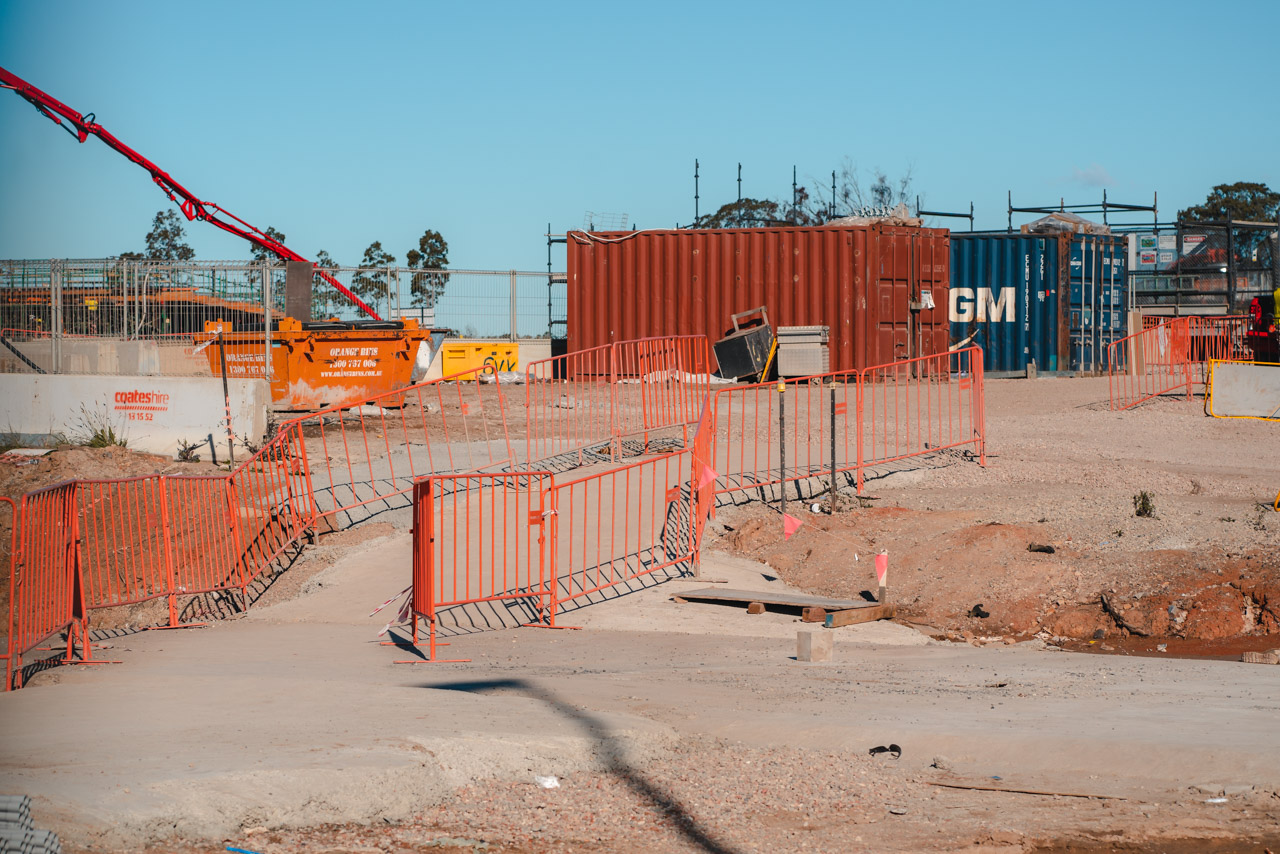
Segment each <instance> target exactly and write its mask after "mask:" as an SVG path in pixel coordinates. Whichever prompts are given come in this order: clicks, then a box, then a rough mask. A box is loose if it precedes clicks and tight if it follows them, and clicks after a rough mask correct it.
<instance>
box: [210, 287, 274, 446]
mask: <svg viewBox="0 0 1280 854" xmlns="http://www.w3.org/2000/svg"><path fill="white" fill-rule="evenodd" d="M271 314H272V312H271V271H270V268H269V267H268V266H267V265H266V264H265V263H264V264H263V265H262V346H263V350H262V376H263V377H264V378H265V379H266V380H267V382H271ZM226 352H227V351H226V349H225V348H223V351H222V353H223V356H222V361H223V367H222V376H223V377H224V378H225V377H226V375H227V368H226V360H227V357H226ZM230 432H231V410H230V407H228V409H227V433H228V435H229V434H230ZM234 463H235V461H234V460H232V464H234Z"/></svg>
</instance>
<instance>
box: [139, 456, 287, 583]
mask: <svg viewBox="0 0 1280 854" xmlns="http://www.w3.org/2000/svg"><path fill="white" fill-rule="evenodd" d="M163 480H164V488H165V499H166V511H167V515H168V532H169V558H170V560H171V561H172V565H173V581H174V593H176V594H179V595H184V594H192V593H211V592H214V591H218V590H236V589H240V590H244V588H245V587H246V585H247V584H248V583H249V581H251V580H252V576H251V575H249V576H246V572H245V567H244V564H243V563H242V562H241V560H240V556H241V551H240V548H239V546H238V544H237V542H236V533H237V531H236V528H235V527H234V521H235V520H234V519H233V515H232V514H233V502H234V493H233V486H232V482H231V479H230V478H227V477H165V478H163ZM304 506H305V505H304Z"/></svg>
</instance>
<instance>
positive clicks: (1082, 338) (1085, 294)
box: [1070, 235, 1128, 372]
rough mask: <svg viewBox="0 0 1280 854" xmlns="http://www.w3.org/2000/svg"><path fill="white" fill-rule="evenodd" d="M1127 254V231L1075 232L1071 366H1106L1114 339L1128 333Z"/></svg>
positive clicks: (1090, 368) (1081, 368)
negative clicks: (1103, 233) (1119, 233)
mask: <svg viewBox="0 0 1280 854" xmlns="http://www.w3.org/2000/svg"><path fill="white" fill-rule="evenodd" d="M1127 255H1128V249H1127V244H1126V242H1125V239H1124V238H1123V237H1110V236H1105V237H1104V236H1097V235H1075V236H1074V237H1073V238H1072V240H1071V265H1070V270H1071V272H1070V276H1071V283H1070V341H1071V362H1070V365H1071V370H1074V371H1087V372H1092V371H1102V370H1106V369H1107V367H1108V363H1107V361H1106V359H1107V357H1108V354H1109V352H1110V345H1111V344H1112V343H1114V342H1115V341H1117V340H1119V339H1120V338H1122V337H1123V336H1124V335H1125V332H1126V330H1127V328H1128V324H1127V322H1126V311H1127V309H1128V299H1127V297H1126V294H1127V290H1128V277H1127V276H1126V274H1125V263H1126V258H1127Z"/></svg>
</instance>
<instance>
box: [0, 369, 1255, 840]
mask: <svg viewBox="0 0 1280 854" xmlns="http://www.w3.org/2000/svg"><path fill="white" fill-rule="evenodd" d="M987 426H988V431H989V435H990V441H989V444H988V457H989V459H988V466H987V467H986V468H985V469H984V468H981V467H979V466H978V465H977V464H976V463H974V462H972V461H970V460H966V459H964V458H962V456H961V455H944V456H942V457H940V458H938V459H936V460H933V461H930V462H929V463H928V464H927V465H919V466H914V465H907V466H902V465H899V466H895V467H887V468H886V469H885V470H884V471H881V472H878V473H877V475H876V476H875V477H874V478H872V479H869V480H868V485H867V493H868V494H867V496H866V497H865V498H864V500H863V501H858V500H856V499H855V498H854V497H853V496H852V495H842V496H841V497H842V500H843V502H844V506H843V507H842V508H841V509H840V510H839V511H838V512H837V514H836V515H834V516H830V515H825V514H823V513H821V512H819V513H814V512H810V511H809V510H807V509H803V508H802V506H801V505H800V504H799V503H798V502H793V503H791V504H790V505H789V508H788V511H789V512H791V513H792V514H793V515H796V516H798V517H799V518H801V519H803V520H804V522H805V524H804V525H803V526H802V527H801V529H800V531H799V532H798V533H797V534H796V535H795V536H794V537H792V538H791V539H790V540H785V539H784V538H783V536H782V531H781V522H780V517H779V515H778V510H777V508H776V507H764V506H762V505H760V504H758V503H752V504H745V505H742V506H729V505H726V506H722V507H721V508H720V509H719V510H718V513H717V517H716V519H715V521H714V524H713V527H712V534H711V539H710V540H709V541H708V543H707V544H706V552H705V554H704V558H703V566H702V574H703V576H704V577H703V579H675V580H672V581H669V582H666V583H663V584H658V585H651V586H646V587H644V589H638V590H636V591H635V592H633V593H630V594H628V595H625V596H620V597H618V598H616V599H613V600H611V601H607V602H603V603H600V604H595V605H592V606H590V607H588V608H585V609H583V610H581V611H578V612H574V614H573V615H572V616H573V620H572V621H570V620H565V621H564V622H572V623H573V624H575V625H581V626H582V627H583V628H582V629H581V630H580V631H561V632H556V631H547V630H538V629H516V630H509V631H491V632H484V633H480V634H473V635H466V636H461V637H455V638H452V639H451V642H452V645H451V646H450V647H446V648H445V657H447V658H459V659H468V661H466V662H460V663H437V664H422V665H419V666H412V665H403V664H396V663H395V662H396V661H399V660H405V659H410V660H412V658H413V653H412V652H411V651H410V650H407V649H405V648H403V647H401V648H397V647H394V646H392V647H387V646H380V645H379V644H378V642H377V637H376V632H377V630H378V629H379V628H381V626H382V624H383V623H384V622H385V619H386V615H385V613H384V614H381V615H377V616H370V615H369V611H371V610H372V606H374V605H376V604H378V603H379V602H381V601H382V600H383V599H385V598H387V597H388V596H390V595H392V594H394V593H395V592H396V591H398V590H400V589H402V588H403V587H404V586H405V584H407V583H408V574H409V565H410V550H409V537H408V534H407V533H406V531H405V528H404V524H403V523H404V521H405V520H404V519H402V518H401V516H402V515H407V514H404V513H403V511H397V512H396V513H388V514H386V515H385V516H384V517H382V518H380V519H379V520H377V521H375V522H372V523H366V524H364V525H361V526H358V527H356V528H354V529H352V530H351V531H346V532H341V533H336V534H331V535H327V536H325V537H322V538H321V541H320V542H321V545H320V546H319V547H317V548H313V549H311V550H309V551H308V552H307V553H305V554H304V556H303V558H302V559H301V560H300V561H299V562H298V563H297V564H295V565H294V566H293V568H291V569H290V570H289V571H288V572H286V573H285V574H284V575H282V576H280V578H279V579H278V580H277V582H276V584H275V585H273V586H272V587H271V588H269V589H268V591H267V593H266V594H265V595H264V596H263V598H262V599H261V600H260V601H259V607H255V609H253V610H251V611H250V612H249V613H248V614H246V615H243V616H240V617H238V618H236V619H232V620H227V621H224V622H221V623H218V624H216V625H214V626H213V627H211V628H207V629H199V630H189V631H180V632H140V633H124V634H120V635H119V636H117V637H113V638H111V639H109V640H107V641H106V642H105V643H104V644H103V649H102V652H101V653H100V654H101V655H102V656H110V657H111V658H112V659H113V660H119V661H121V662H122V663H121V664H118V665H113V666H109V667H108V666H103V667H93V668H88V667H86V668H56V669H53V670H48V671H45V672H43V673H40V674H38V675H37V676H36V677H35V678H34V679H33V680H32V682H31V683H30V685H29V687H28V688H25V689H23V690H22V691H19V692H14V693H12V694H7V695H3V696H0V726H2V727H3V731H4V732H5V737H4V739H3V740H0V792H5V793H9V792H15V793H16V792H25V793H29V794H31V795H33V796H34V798H35V803H36V810H35V812H36V824H37V826H40V827H48V828H51V829H54V830H56V831H58V832H59V833H60V834H62V836H63V839H64V844H65V849H64V850H69V851H72V852H90V851H93V852H123V851H138V850H146V851H152V852H161V851H164V852H179V854H195V852H201V854H203V853H204V852H214V851H224V850H227V847H228V846H231V847H234V848H240V849H243V850H247V851H254V852H263V854H266V852H271V854H282V852H293V851H323V852H330V854H339V852H374V851H378V852H409V851H415V852H426V851H438V850H444V851H501V852H513V853H514V854H532V852H596V851H600V852H603V851H626V852H632V851H634V852H640V851H702V852H707V851H710V852H755V851H761V852H763V851H802V850H808V851H833V852H835V851H875V852H879V851H885V852H904V854H905V852H961V851H964V852H981V854H992V852H1008V853H1009V854H1012V852H1020V854H1058V852H1066V851H1075V852H1102V851H1131V852H1151V854H1155V852H1171V854H1179V853H1180V852H1188V854H1189V852H1202V851H1203V852H1227V851H1232V852H1234V851H1244V852H1259V854H1261V852H1263V851H1267V850H1270V851H1272V852H1276V851H1280V735H1278V734H1277V730H1276V721H1277V720H1280V667H1268V666H1263V665H1250V664H1243V663H1240V662H1239V660H1238V659H1239V652H1240V650H1241V649H1244V648H1248V649H1269V648H1275V647H1280V634H1277V618H1278V614H1277V604H1278V603H1280V590H1277V586H1278V579H1280V573H1278V571H1277V555H1278V554H1280V521H1278V517H1280V514H1276V513H1274V512H1271V511H1269V510H1267V511H1266V512H1263V508H1262V506H1261V505H1263V504H1264V502H1265V503H1266V506H1267V507H1268V508H1269V504H1270V501H1271V500H1272V499H1273V498H1274V495H1275V490H1276V489H1277V488H1280V461H1277V458H1276V456H1275V454H1274V450H1273V449H1274V448H1275V447H1277V445H1278V444H1280V440H1278V439H1277V436H1276V433H1275V431H1276V430H1277V429H1280V427H1278V425H1275V424H1268V423H1264V422H1256V421H1222V420H1215V419H1209V418H1205V417H1204V415H1203V413H1202V412H1201V411H1200V410H1199V409H1198V408H1197V407H1196V406H1195V405H1194V404H1192V405H1188V404H1186V403H1185V402H1179V401H1158V402H1156V403H1154V404H1151V405H1149V406H1147V407H1143V408H1142V409H1139V410H1137V411H1135V412H1128V413H1112V412H1110V411H1108V410H1107V408H1106V382H1105V380H1101V381H1098V380H1056V379H1054V380H1050V379H1041V380H1037V381H1034V382H1026V381H992V382H990V383H989V386H988V395H987ZM1269 449H1271V450H1269ZM891 469H892V470H891ZM1142 491H1146V492H1148V493H1149V494H1150V496H1151V500H1152V502H1153V503H1154V508H1155V513H1154V516H1150V517H1139V516H1135V515H1134V505H1133V496H1134V495H1135V494H1138V493H1140V492H1142ZM813 501H817V502H822V501H824V499H823V498H822V497H818V498H815V499H813ZM807 503H813V502H812V501H810V502H807ZM1118 532H1123V533H1118ZM1033 542H1034V543H1038V544H1044V545H1051V546H1053V547H1054V552H1053V553H1052V554H1047V553H1041V552H1030V551H1028V550H1027V547H1028V545H1029V544H1030V543H1033ZM880 549H885V550H887V552H888V554H889V556H890V575H889V589H890V594H891V596H892V598H893V600H894V601H896V602H898V603H900V604H901V606H902V608H903V614H904V619H902V620H899V621H897V622H895V623H876V624H869V625H863V626H853V627H848V628H845V629H839V630H835V632H836V634H835V635H834V637H835V644H836V646H835V654H834V659H833V661H831V662H829V663H826V664H806V663H801V662H799V661H797V660H795V653H796V632H797V631H798V630H809V629H810V626H809V625H807V624H801V623H799V622H798V619H797V617H796V615H795V614H793V613H783V612H774V611H771V612H768V613H765V614H761V615H758V616H748V615H747V614H746V613H745V612H744V611H743V610H742V609H741V608H740V607H733V606H723V605H715V604H696V603H693V602H688V603H685V604H681V603H679V602H678V601H674V600H673V598H672V597H673V596H675V595H678V594H679V593H680V592H681V591H687V590H689V589H691V587H692V586H706V585H708V584H709V583H710V580H724V581H726V582H728V586H732V587H741V588H746V589H752V590H765V589H771V588H776V589H779V590H784V591H790V592H798V591H801V590H806V591H810V592H814V593H819V594H822V595H839V596H848V597H853V596H857V595H859V594H860V593H861V592H862V591H872V590H874V586H873V580H872V579H873V571H872V560H873V556H874V554H875V553H876V552H877V551H879V550H880ZM1104 596H1105V603H1104ZM977 605H980V606H981V608H980V609H979V611H980V612H981V613H986V614H988V616H986V617H980V616H968V615H969V614H972V613H974V610H973V609H974V606H977ZM914 626H920V627H921V628H920V629H918V628H915V627H914ZM817 631H820V630H817ZM1091 642H1092V643H1091ZM1160 645H1164V648H1165V651H1161V650H1160ZM1060 647H1067V648H1084V649H1089V650H1091V651H1093V650H1100V651H1104V652H1115V653H1123V652H1132V653H1141V654H1137V655H1127V656H1126V655H1109V656H1093V655H1081V654H1076V653H1072V652H1066V651H1063V650H1062V649H1060ZM1107 647H1110V649H1107ZM1212 657H1218V658H1228V657H1234V658H1235V659H1236V660H1235V661H1218V660H1209V659H1210V658H1212ZM890 744H896V745H900V746H901V756H900V758H892V756H893V754H892V753H891V752H888V753H878V754H875V755H872V754H870V753H869V750H870V749H871V748H873V747H876V746H880V745H885V746H887V745H890ZM549 776H554V777H555V779H556V783H558V786H556V787H554V788H543V787H542V785H541V784H540V783H539V782H538V780H537V778H539V777H543V778H545V777H549Z"/></svg>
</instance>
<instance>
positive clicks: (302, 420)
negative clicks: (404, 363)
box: [281, 365, 513, 524]
mask: <svg viewBox="0 0 1280 854" xmlns="http://www.w3.org/2000/svg"><path fill="white" fill-rule="evenodd" d="M496 378H497V375H496V373H495V371H494V369H493V367H492V366H490V365H485V366H482V367H479V368H474V369H471V370H468V371H463V372H460V373H457V374H453V375H451V376H448V377H445V378H443V379H439V380H432V381H430V382H425V383H420V384H418V385H414V386H409V387H408V388H404V389H399V390H397V391H394V392H387V393H385V394H380V395H376V396H374V397H370V398H367V399H366V400H365V401H364V402H363V403H361V404H359V405H356V406H341V407H331V408H329V409H324V410H321V411H319V412H313V413H309V414H307V415H304V416H301V417H299V418H295V419H293V420H292V421H289V422H286V424H285V425H283V426H282V428H281V429H282V430H284V429H286V428H287V429H290V430H296V431H297V432H298V436H299V441H298V443H297V453H298V455H299V458H300V467H301V469H302V470H304V471H306V472H308V477H309V478H310V480H309V483H308V490H309V493H310V496H311V499H312V501H313V508H314V516H315V519H316V520H320V519H327V518H329V517H334V516H339V515H341V516H342V517H343V518H342V519H341V520H339V523H345V524H352V523H354V522H355V521H359V520H360V519H362V518H365V517H367V516H369V515H372V514H374V513H376V512H378V511H380V510H385V509H389V508H391V507H394V506H408V504H409V503H410V500H411V499H410V497H409V495H408V494H409V493H410V492H411V491H412V490H413V481H414V479H415V478H419V477H422V476H424V475H428V474H432V473H435V472H461V471H479V470H483V469H486V468H493V467H496V466H499V465H502V464H504V463H510V462H512V461H513V455H512V449H511V437H510V433H509V431H508V429H507V414H506V408H505V404H504V400H503V393H502V388H501V386H500V385H498V383H497V382H496Z"/></svg>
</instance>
